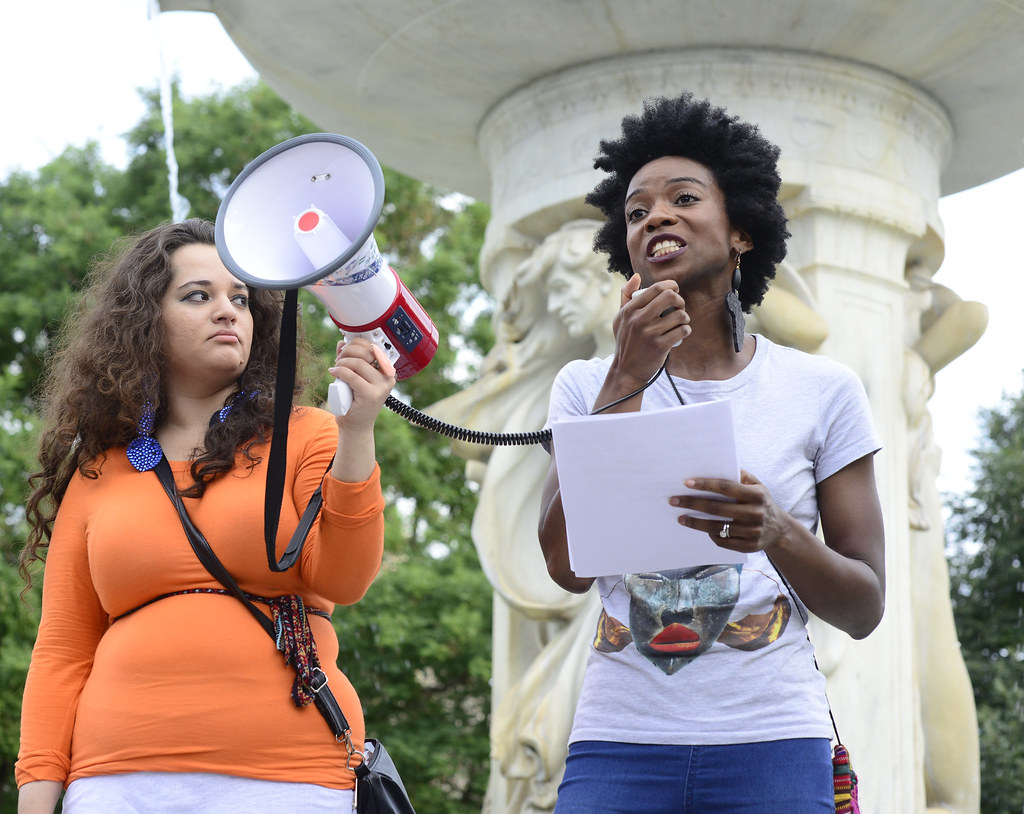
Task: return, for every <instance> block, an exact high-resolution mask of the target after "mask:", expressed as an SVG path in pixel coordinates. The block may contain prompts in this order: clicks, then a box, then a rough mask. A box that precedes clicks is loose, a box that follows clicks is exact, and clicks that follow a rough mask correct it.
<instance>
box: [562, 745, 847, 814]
mask: <svg viewBox="0 0 1024 814" xmlns="http://www.w3.org/2000/svg"><path fill="white" fill-rule="evenodd" d="M834 812H835V801H834V796H833V792H832V756H831V753H830V751H829V742H828V740H825V739H823V738H801V739H795V740H783V741H769V742H767V743H741V744H735V745H729V746H661V745H651V744H636V743H610V742H605V741H581V742H578V743H573V744H571V745H570V746H569V756H568V758H567V759H566V761H565V777H564V778H563V779H562V784H561V786H559V788H558V803H557V804H556V805H555V814H833V813H834Z"/></svg>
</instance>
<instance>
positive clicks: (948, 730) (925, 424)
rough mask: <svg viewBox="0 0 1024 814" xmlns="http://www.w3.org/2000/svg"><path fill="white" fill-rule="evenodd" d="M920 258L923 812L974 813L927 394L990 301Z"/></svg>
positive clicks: (911, 431) (973, 778)
mask: <svg viewBox="0 0 1024 814" xmlns="http://www.w3.org/2000/svg"><path fill="white" fill-rule="evenodd" d="M931 275H932V271H931V269H929V268H928V267H927V265H925V264H924V263H922V262H913V261H912V262H910V263H908V265H907V271H906V279H907V284H908V286H909V287H908V291H907V295H906V311H907V319H906V327H907V336H906V352H905V355H904V365H905V370H904V374H903V383H904V404H905V406H906V413H907V440H908V442H909V453H908V472H907V474H908V477H909V483H908V486H909V491H908V496H909V503H910V506H909V521H910V561H911V564H912V568H913V572H914V573H913V579H912V580H911V583H910V585H911V609H912V617H913V633H914V660H915V666H916V671H917V685H918V692H919V695H920V716H921V731H922V734H923V738H924V785H925V797H926V803H927V811H928V812H935V814H939V812H955V813H956V814H974V812H977V811H978V807H979V804H980V803H979V799H980V787H979V780H978V778H979V758H978V748H979V747H978V726H977V713H976V710H975V706H974V693H973V691H972V689H971V681H970V677H969V676H968V674H967V668H966V666H965V665H964V661H963V657H962V656H961V655H960V645H959V641H958V639H957V635H956V626H955V624H954V621H953V611H952V607H951V605H950V601H949V571H948V568H947V565H946V558H945V551H944V549H945V542H946V535H945V530H944V527H943V521H942V502H941V498H940V496H939V491H938V489H937V487H936V478H937V476H938V473H939V463H940V461H941V458H942V452H941V450H940V449H939V448H938V446H936V444H935V440H934V437H933V435H932V421H931V414H930V413H929V411H928V399H930V398H931V396H932V393H933V392H934V390H935V378H934V377H935V373H936V372H937V371H938V370H940V369H941V368H943V367H945V366H946V365H947V364H949V362H951V361H952V360H953V359H955V358H956V357H957V356H959V355H961V354H962V353H964V352H965V351H966V350H967V349H969V348H970V347H971V346H972V345H974V343H975V342H977V341H978V339H979V338H981V335H982V334H983V333H984V331H985V327H986V324H987V322H988V310H987V309H986V308H985V306H984V305H982V304H981V303H977V302H964V301H963V300H961V299H960V297H958V296H957V295H956V294H955V293H954V292H952V291H950V290H949V289H948V288H946V287H944V286H941V285H938V284H936V283H934V282H933V281H932V279H931Z"/></svg>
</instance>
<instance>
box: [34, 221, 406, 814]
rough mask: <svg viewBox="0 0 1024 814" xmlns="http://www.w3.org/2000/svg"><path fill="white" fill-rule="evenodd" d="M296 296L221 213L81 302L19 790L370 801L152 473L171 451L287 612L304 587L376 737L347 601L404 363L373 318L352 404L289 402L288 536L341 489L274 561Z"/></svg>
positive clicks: (363, 559) (144, 246)
mask: <svg viewBox="0 0 1024 814" xmlns="http://www.w3.org/2000/svg"><path fill="white" fill-rule="evenodd" d="M281 315H282V298H281V297H280V295H279V294H278V293H275V292H271V291H266V290H258V289H249V288H248V287H247V286H245V285H244V284H242V283H241V282H239V281H238V280H237V279H236V278H235V277H233V276H232V275H231V274H230V273H229V272H228V270H227V269H226V268H225V267H224V265H223V263H221V261H220V258H219V256H218V254H217V249H216V247H215V245H214V228H213V224H211V223H209V222H207V221H202V220H196V219H194V220H187V221H184V222H183V223H176V224H171V225H164V226H160V227H158V228H156V229H153V230H151V231H149V232H147V233H145V234H144V235H142V236H141V237H139V238H138V239H136V240H133V241H131V242H130V243H128V244H127V245H126V246H125V247H123V248H122V249H121V251H120V252H118V253H116V254H115V255H113V256H112V257H111V258H109V259H108V260H107V261H106V262H105V263H104V264H102V265H101V266H100V267H98V269H97V270H96V271H95V272H94V274H93V279H92V280H91V283H90V286H89V288H88V290H87V292H86V294H85V296H84V297H83V299H82V301H81V303H80V305H79V307H78V309H77V312H76V314H74V315H73V317H72V318H71V319H69V320H68V321H67V322H66V323H65V325H64V327H63V330H62V334H61V339H60V343H59V346H58V351H57V354H56V356H55V358H54V360H53V362H52V365H51V368H50V370H49V373H48V380H47V386H46V391H45V399H44V402H45V413H44V429H43V433H42V438H41V447H40V461H41V467H42V468H41V470H40V471H39V472H38V473H36V474H35V475H33V476H32V479H31V481H32V483H33V487H34V488H33V491H32V493H31V496H30V498H29V502H28V510H27V511H28V518H29V521H30V524H31V535H30V538H29V542H28V545H27V546H26V548H25V550H24V551H23V554H22V568H23V573H25V575H26V577H27V578H28V577H29V573H30V572H29V568H30V566H32V565H33V563H34V561H36V560H41V559H43V558H44V556H45V571H44V576H43V608H42V620H41V622H40V627H39V635H38V638H37V641H36V645H35V649H34V650H33V655H32V663H31V667H30V670H29V675H28V681H27V684H26V688H25V696H24V703H23V711H22V737H21V751H20V755H19V759H18V763H17V766H16V774H17V781H18V785H19V788H20V792H19V809H18V810H19V812H22V813H23V814H27V813H29V812H47V814H49V813H50V812H52V811H53V810H54V807H55V805H56V803H57V800H58V798H59V796H60V793H61V790H62V787H66V788H67V792H66V794H65V797H64V803H63V806H64V808H63V810H64V811H65V812H70V813H71V814H80V812H101V811H102V812H110V811H139V812H163V811H187V810H208V811H218V812H236V811H237V812H242V811H245V812H248V811H255V810H271V811H273V810H278V811H286V810H287V811H310V812H312V811H341V810H343V808H344V806H345V805H348V806H350V807H351V805H352V789H353V788H354V776H353V773H352V771H351V770H350V769H349V768H348V767H347V766H346V760H345V758H346V753H345V750H344V749H343V748H342V747H341V746H335V747H332V743H333V742H334V741H333V740H332V739H331V737H330V735H331V733H330V730H329V729H328V728H327V725H326V723H325V721H324V719H323V717H321V715H320V714H318V713H317V711H316V710H314V709H311V708H309V707H308V706H304V707H302V706H299V705H300V704H308V703H309V698H308V693H306V694H304V693H303V692H302V691H301V689H302V688H301V687H299V686H298V683H297V682H298V679H297V677H296V671H295V670H294V669H293V668H292V666H290V665H289V664H286V662H285V660H284V658H283V657H282V655H281V653H278V652H276V651H275V649H274V646H273V642H271V641H270V640H269V639H268V637H267V635H266V633H265V632H264V631H263V630H261V629H260V627H259V625H257V624H255V623H254V620H253V619H252V618H250V615H249V611H248V610H247V609H246V607H245V606H244V605H243V604H242V603H241V602H239V601H238V599H237V598H235V597H234V596H231V595H228V594H227V591H226V590H224V589H223V587H222V586H221V585H220V583H218V582H217V581H216V580H215V579H214V578H213V577H212V576H211V575H210V573H209V572H208V571H207V570H206V568H204V567H203V565H202V564H200V562H199V560H198V558H197V557H196V555H195V553H194V552H193V550H192V548H191V547H190V545H189V542H188V539H187V537H186V535H185V533H184V531H183V528H182V522H181V520H180V519H179V517H178V514H177V513H176V510H175V508H174V506H173V505H172V503H171V500H170V499H169V497H168V494H167V493H166V492H165V491H164V490H163V488H162V486H161V483H160V481H159V480H158V478H157V477H156V475H155V473H154V471H152V470H153V469H154V468H155V467H157V466H160V467H163V466H164V460H166V461H167V462H169V466H170V471H171V472H172V473H173V478H174V481H175V482H176V485H177V487H178V491H179V494H181V495H182V496H183V498H184V503H185V507H186V509H187V511H188V514H189V515H190V517H191V519H192V521H193V522H194V524H195V526H196V527H197V528H198V529H199V530H200V531H201V532H202V534H203V535H204V536H205V537H206V539H207V540H208V541H209V543H210V546H211V548H212V549H213V550H214V552H215V553H216V555H217V556H218V557H219V559H220V560H221V562H223V564H224V566H225V567H226V569H227V571H228V572H229V573H230V574H231V575H232V576H233V577H234V578H235V580H236V581H237V582H238V584H239V585H240V586H241V588H242V590H243V591H245V592H246V593H247V594H249V595H250V598H251V599H252V600H253V601H254V602H257V603H262V605H263V606H264V607H265V608H266V610H267V614H268V615H271V614H273V616H274V617H275V619H278V620H281V621H284V620H285V619H286V616H287V609H286V605H287V603H286V602H285V598H287V599H288V600H290V601H292V602H294V601H295V599H294V598H295V597H298V598H299V599H301V600H302V602H301V604H300V605H299V607H301V606H303V605H304V606H305V611H306V614H300V615H299V618H295V619H292V620H291V621H294V622H295V625H296V628H297V630H298V631H299V634H298V635H297V637H296V638H297V640H298V641H299V642H301V641H302V639H303V635H304V637H305V639H306V645H305V647H304V649H302V655H303V657H304V658H306V659H309V660H311V663H313V664H315V663H316V661H317V659H319V662H320V664H321V666H322V669H323V670H324V672H325V673H326V674H327V676H328V679H329V682H330V686H331V687H332V688H333V691H334V694H335V696H336V697H337V699H338V701H339V703H340V704H341V707H342V709H343V710H344V712H345V714H346V717H347V718H348V721H349V723H350V724H351V725H352V729H353V740H354V741H355V746H356V747H359V746H360V744H361V742H362V737H363V728H362V716H361V713H360V704H359V699H358V698H357V697H356V693H355V690H354V689H353V688H352V685H351V684H350V683H349V681H348V679H347V678H346V677H345V676H344V675H343V674H342V673H341V672H340V671H339V670H338V669H337V666H336V663H335V662H336V659H337V656H338V640H337V636H336V634H335V632H334V630H333V628H332V626H331V623H330V620H329V617H330V613H331V611H332V609H333V607H334V604H335V603H341V604H351V603H353V602H356V601H358V600H359V599H360V598H361V597H362V596H363V594H364V593H365V591H366V589H367V588H368V586H369V585H370V583H371V581H372V580H373V578H374V576H375V575H376V573H377V570H378V568H379V566H380V561H381V554H382V548H383V503H384V502H383V498H382V496H381V490H380V471H379V468H378V467H377V464H376V460H375V450H374V439H373V430H374V423H375V421H376V417H377V414H378V413H379V411H380V408H381V406H382V404H383V402H384V399H385V398H386V397H387V395H388V393H389V391H390V390H391V388H392V386H393V385H394V375H393V374H394V369H393V368H392V366H391V365H390V363H389V362H388V360H387V359H386V357H384V355H383V354H382V353H381V352H380V351H379V350H377V349H376V348H374V347H373V346H371V345H370V344H369V343H367V342H365V341H363V340H356V341H353V342H352V343H349V344H345V343H341V342H339V344H338V352H337V356H336V359H335V365H334V366H333V367H332V368H331V369H330V372H331V374H332V375H335V376H337V377H339V378H341V379H342V380H343V381H345V382H346V383H348V384H349V385H350V386H351V388H352V391H353V394H354V401H353V404H352V407H351V409H350V410H349V412H348V413H347V414H346V415H345V416H344V417H343V418H338V419H335V418H334V417H333V416H331V415H330V414H328V413H326V412H324V411H322V410H318V409H314V408H308V407H298V408H295V409H293V411H292V413H291V416H290V420H289V425H288V444H287V453H288V454H287V463H286V467H285V468H286V475H285V491H284V500H283V507H282V510H281V515H280V522H279V530H278V536H277V546H278V555H280V553H281V552H282V551H283V549H284V547H285V546H286V545H287V543H288V541H289V539H290V537H291V535H292V532H293V530H294V529H295V528H296V526H297V524H298V521H299V516H300V515H301V514H302V512H303V510H304V509H305V507H306V505H307V503H308V502H309V500H310V497H311V496H312V495H313V493H314V491H315V490H316V488H317V486H318V485H321V481H322V490H323V508H322V510H321V512H320V514H319V516H318V518H317V520H316V522H315V523H314V524H313V528H312V530H311V532H310V534H309V537H308V540H307V542H306V545H305V548H304V549H303V552H302V556H301V557H300V559H299V561H298V563H297V564H296V565H295V567H293V568H291V569H288V570H286V571H283V572H272V571H271V570H270V568H269V567H268V564H267V561H266V560H267V557H266V552H265V546H264V543H263V536H264V494H265V490H266V481H267V460H268V453H269V448H268V444H269V439H270V436H271V431H272V429H273V417H274V387H275V377H276V368H277V358H278V346H279V338H280V336H279V335H280V327H279V326H280V321H281ZM332 458H333V462H332ZM303 616H304V618H305V620H307V621H304V620H303V618H301V617H303ZM293 688H297V690H298V691H296V693H295V696H294V698H295V700H294V702H293V698H292V697H291V696H292V693H293Z"/></svg>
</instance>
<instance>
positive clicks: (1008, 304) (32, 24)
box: [0, 0, 1024, 492]
mask: <svg viewBox="0 0 1024 814" xmlns="http://www.w3.org/2000/svg"><path fill="white" fill-rule="evenodd" d="M158 28H159V32H160V36H159V37H158V34H157V30H158ZM161 42H162V51H163V58H164V63H165V64H166V66H167V68H168V70H169V71H171V72H177V73H178V74H179V76H180V77H181V81H182V88H183V90H184V92H185V94H186V95H195V94H198V93H204V92H207V91H210V90H214V89H217V88H229V87H231V86H233V85H235V84H237V83H238V82H239V81H241V80H243V79H245V78H248V77H251V76H254V71H253V70H252V68H251V66H249V64H248V63H247V62H246V60H245V58H244V57H242V55H241V54H240V53H239V52H238V50H237V49H236V48H235V47H234V45H233V44H232V43H231V41H230V39H229V38H228V37H227V35H226V34H225V33H224V30H223V29H222V28H221V26H220V23H219V22H218V20H217V18H216V17H215V16H214V15H212V14H203V13H191V12H171V13H166V14H162V15H160V18H159V21H158V24H157V23H154V22H153V21H151V20H150V19H149V2H148V0H34V1H33V2H13V1H12V2H5V3H4V4H3V7H2V10H0V110H2V111H3V113H4V123H3V126H2V127H0V177H3V176H6V175H7V173H8V172H10V171H11V170H12V169H15V168H18V167H20V168H22V169H26V170H34V169H36V168H37V167H39V166H41V165H43V164H45V163H46V162H47V161H49V160H50V159H52V158H54V157H56V156H57V155H59V154H60V153H61V152H62V151H63V150H64V148H65V147H66V146H69V145H72V146H81V145H82V144H84V143H85V141H86V140H87V139H90V138H93V139H97V140H98V141H100V142H101V144H102V145H103V148H104V158H106V160H108V161H110V162H111V163H115V164H123V163H124V161H125V154H124V149H125V148H124V144H123V142H121V141H120V139H119V137H120V136H121V134H123V133H124V132H126V131H127V130H129V129H130V128H131V127H132V126H133V125H134V124H135V123H136V122H137V121H138V119H139V117H140V116H141V114H142V112H143V105H142V103H141V101H140V100H139V97H138V94H137V93H136V88H139V87H145V88H152V87H154V86H156V84H157V83H158V81H159V78H160V65H161V59H160V54H161ZM254 157H255V156H254ZM1022 201H1024V171H1018V172H1015V173H1013V174H1011V175H1008V176H1005V177H1003V178H1001V179H997V180H995V181H992V182H990V183H988V184H985V185H984V186H981V187H977V188H975V189H972V190H967V191H965V192H961V193H958V194H956V195H952V196H948V197H946V198H944V199H943V200H942V201H941V202H940V205H939V211H940V214H941V216H942V219H943V222H944V224H945V228H946V260H945V263H944V264H943V266H942V268H941V269H940V270H939V272H938V273H937V275H936V277H935V280H936V282H939V283H941V284H943V285H946V286H948V287H949V288H951V289H953V290H954V291H956V292H957V293H958V294H959V295H960V296H961V297H962V298H963V299H965V300H978V301H981V302H984V303H985V304H986V305H987V306H988V308H989V328H988V331H987V332H986V334H985V336H984V337H982V339H981V340H980V341H979V342H978V344H977V345H976V346H975V347H974V348H973V349H972V350H971V351H969V352H968V353H967V354H966V355H964V356H962V357H961V358H960V359H958V360H956V361H955V362H953V363H952V364H951V365H950V366H949V367H947V368H946V369H945V370H943V371H942V372H940V373H939V375H938V377H937V392H936V395H935V396H934V397H933V398H932V401H931V403H930V406H931V409H932V414H933V419H934V422H935V431H936V437H937V440H938V442H939V445H940V446H941V447H942V449H943V451H944V461H943V475H942V476H941V477H940V480H939V487H940V488H941V489H943V490H947V491H954V492H961V491H964V490H966V489H967V488H968V487H969V486H970V481H969V478H968V468H969V464H970V457H969V454H968V453H969V450H970V449H972V448H973V447H974V445H975V444H976V442H977V437H978V430H977V423H978V422H977V420H976V415H977V411H978V409H979V408H980V407H991V406H995V405H996V404H997V403H998V402H999V400H1000V398H1001V397H1002V395H1003V393H1004V392H1005V393H1017V392H1019V390H1020V389H1021V371H1022V369H1024V342H1022V341H1021V339H1020V337H1019V335H1018V332H1016V331H1015V330H1014V329H1013V325H1014V324H1015V322H1016V320H1017V319H1018V318H1019V317H1018V313H1017V304H1018V302H1019V301H1020V296H1021V293H1022V290H1024V280H1022V274H1021V272H1022V269H1021V264H1020V262H1019V260H1018V259H1017V258H1018V257H1019V256H1020V254H1019V251H1017V247H1016V244H1015V236H1019V235H1020V234H1021V231H1022V228H1024V222H1022V217H1021V216H1022V214H1024V205H1022ZM524 429H528V428H524Z"/></svg>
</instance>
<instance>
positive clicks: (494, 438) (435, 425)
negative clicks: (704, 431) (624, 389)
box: [384, 357, 668, 447]
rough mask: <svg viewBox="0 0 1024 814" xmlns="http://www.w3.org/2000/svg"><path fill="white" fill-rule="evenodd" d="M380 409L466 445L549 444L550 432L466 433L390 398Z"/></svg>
mask: <svg viewBox="0 0 1024 814" xmlns="http://www.w3.org/2000/svg"><path fill="white" fill-rule="evenodd" d="M666 364H668V358H667V357H666V359H665V362H664V363H663V364H662V366H661V368H660V369H659V370H658V372H657V373H655V374H654V375H653V376H652V377H651V378H650V380H649V381H648V382H647V383H646V384H644V385H643V386H642V387H640V388H638V389H637V390H634V391H633V392H632V393H630V394H629V395H628V396H623V397H622V398H620V399H616V400H615V401H613V402H611V403H610V404H605V405H604V406H603V407H598V408H597V409H596V410H593V411H592V412H591V413H590V414H591V415H597V414H598V413H601V412H604V411H605V410H607V409H609V408H611V407H614V406H615V405H616V404H621V403H622V402H624V401H628V400H629V399H631V398H633V396H635V395H637V394H639V393H642V392H643V391H644V390H646V389H647V388H648V387H650V386H651V385H652V384H654V381H655V379H657V378H658V376H660V375H661V374H662V372H663V371H664V370H665V365H666ZM384 406H385V407H387V408H388V409H389V410H391V412H393V413H396V414H398V415H400V416H401V417H402V418H404V419H405V420H406V421H408V422H409V423H410V424H415V425H416V426H417V427H422V428H423V429H425V430H430V431H431V432H436V433H437V434H438V435H443V436H445V437H447V438H452V439H454V440H456V441H464V442H467V443H470V444H483V445H485V446H489V447H526V446H530V445H531V444H550V443H551V430H549V429H548V430H533V431H532V432H484V431H482V430H470V429H467V428H466V427H460V426H458V425H457V424H449V423H448V422H446V421H442V420H441V419H439V418H434V417H433V416H429V415H427V414H426V413H421V412H420V411H419V410H417V409H416V408H415V407H411V406H410V405H408V404H406V403H405V402H403V401H399V400H398V399H397V398H395V397H394V396H388V397H387V400H386V401H385V402H384Z"/></svg>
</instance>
